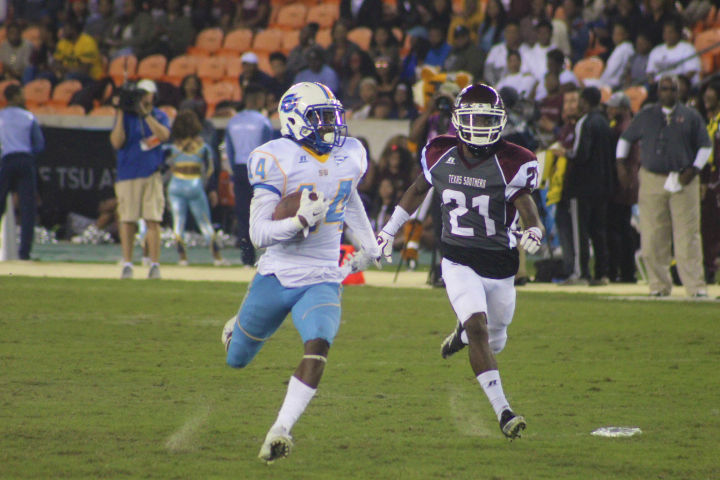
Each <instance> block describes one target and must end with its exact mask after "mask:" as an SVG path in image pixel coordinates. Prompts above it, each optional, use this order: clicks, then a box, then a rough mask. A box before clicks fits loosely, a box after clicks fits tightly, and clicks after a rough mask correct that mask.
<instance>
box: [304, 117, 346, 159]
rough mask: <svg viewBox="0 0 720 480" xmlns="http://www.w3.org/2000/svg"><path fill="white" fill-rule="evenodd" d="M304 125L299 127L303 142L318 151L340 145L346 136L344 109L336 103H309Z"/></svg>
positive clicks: (322, 151) (321, 151) (325, 150)
mask: <svg viewBox="0 0 720 480" xmlns="http://www.w3.org/2000/svg"><path fill="white" fill-rule="evenodd" d="M304 119H305V125H303V126H302V127H301V128H300V135H301V136H302V137H303V143H305V144H307V145H308V146H309V147H310V148H312V149H313V150H315V151H316V152H318V153H323V154H324V153H328V152H329V151H330V150H332V149H333V148H334V147H342V146H343V144H344V143H345V137H347V125H346V124H345V110H344V109H343V108H342V107H339V106H336V105H311V106H309V107H308V109H307V110H306V112H305V116H304Z"/></svg>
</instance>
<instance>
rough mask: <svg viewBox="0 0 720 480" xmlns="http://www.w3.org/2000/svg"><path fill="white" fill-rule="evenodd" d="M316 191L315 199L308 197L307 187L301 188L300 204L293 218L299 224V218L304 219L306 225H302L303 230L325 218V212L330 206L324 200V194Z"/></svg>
mask: <svg viewBox="0 0 720 480" xmlns="http://www.w3.org/2000/svg"><path fill="white" fill-rule="evenodd" d="M316 193H317V200H311V199H310V190H307V189H303V191H302V194H301V195H300V206H299V207H298V211H297V213H296V214H295V218H296V219H297V220H298V223H300V224H301V225H302V221H300V218H302V219H304V220H305V223H306V224H307V225H302V226H303V227H304V228H303V230H306V229H309V228H310V227H314V226H315V225H317V224H318V223H320V221H321V220H322V219H323V218H325V214H326V213H327V211H328V207H329V206H330V205H329V204H328V203H326V202H325V196H324V195H323V193H322V192H316Z"/></svg>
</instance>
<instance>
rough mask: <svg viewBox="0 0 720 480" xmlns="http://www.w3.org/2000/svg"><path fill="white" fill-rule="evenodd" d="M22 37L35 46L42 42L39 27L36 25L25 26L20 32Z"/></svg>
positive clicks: (37, 46)
mask: <svg viewBox="0 0 720 480" xmlns="http://www.w3.org/2000/svg"><path fill="white" fill-rule="evenodd" d="M22 38H24V39H25V40H27V41H28V42H30V43H32V44H33V46H34V47H35V48H39V47H40V44H41V43H42V38H41V35H40V27H38V26H36V25H31V26H29V27H27V28H26V29H25V30H23V32H22Z"/></svg>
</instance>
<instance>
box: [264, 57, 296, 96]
mask: <svg viewBox="0 0 720 480" xmlns="http://www.w3.org/2000/svg"><path fill="white" fill-rule="evenodd" d="M270 69H271V70H272V77H273V79H274V80H275V82H276V83H277V85H278V88H277V91H276V92H275V93H278V92H285V91H287V89H288V88H290V87H291V86H292V84H293V78H294V77H295V75H294V74H292V73H290V71H289V70H288V68H287V57H286V56H285V54H284V53H282V52H272V53H271V54H270ZM278 98H279V97H278Z"/></svg>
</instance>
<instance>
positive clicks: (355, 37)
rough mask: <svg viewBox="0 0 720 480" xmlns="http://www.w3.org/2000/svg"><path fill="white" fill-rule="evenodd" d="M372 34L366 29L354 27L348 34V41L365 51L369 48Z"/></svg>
mask: <svg viewBox="0 0 720 480" xmlns="http://www.w3.org/2000/svg"><path fill="white" fill-rule="evenodd" d="M372 33H373V32H372V30H371V29H369V28H368V27H356V28H353V29H352V30H350V31H349V32H348V40H350V41H352V42H354V43H356V44H357V46H358V47H360V48H362V49H363V50H366V51H367V50H368V49H369V48H370V40H371V39H372Z"/></svg>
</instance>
